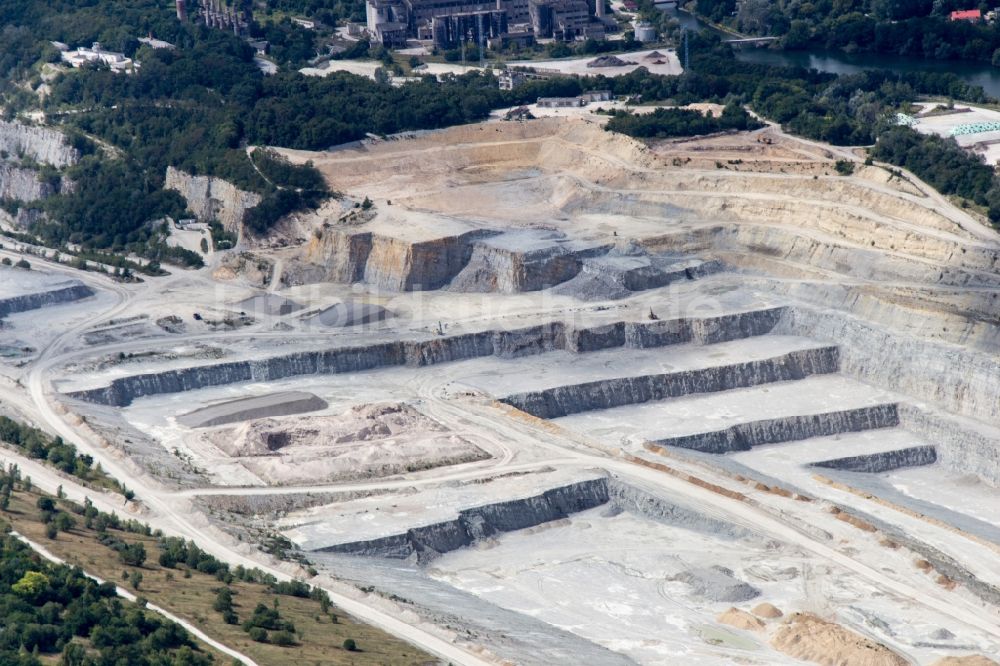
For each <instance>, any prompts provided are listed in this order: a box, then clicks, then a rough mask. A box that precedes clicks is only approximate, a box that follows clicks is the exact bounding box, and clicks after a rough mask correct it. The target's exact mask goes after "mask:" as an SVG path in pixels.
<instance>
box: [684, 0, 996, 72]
mask: <svg viewBox="0 0 1000 666" xmlns="http://www.w3.org/2000/svg"><path fill="white" fill-rule="evenodd" d="M992 8H993V6H992V5H989V4H987V3H981V4H980V3H976V2H968V1H967V0H819V1H817V2H805V1H803V0H743V1H742V2H736V0H696V2H695V9H696V11H697V12H698V13H699V14H702V15H703V16H706V17H708V18H709V19H711V20H713V21H715V22H717V23H724V24H726V25H728V26H731V27H733V28H735V29H737V30H739V31H741V32H744V33H747V34H753V35H775V36H780V37H782V42H781V44H782V46H783V47H784V48H788V49H798V48H807V47H814V48H815V47H819V48H829V49H844V50H847V51H862V52H865V51H867V52H873V53H889V54H896V55H903V56H915V57H921V58H934V59H938V60H951V59H964V60H984V61H987V62H990V61H993V62H1000V26H996V25H989V24H986V23H982V22H969V21H951V20H949V18H948V15H949V14H950V13H951V12H952V11H954V10H959V9H982V11H983V12H984V13H985V12H986V11H987V9H992Z"/></svg>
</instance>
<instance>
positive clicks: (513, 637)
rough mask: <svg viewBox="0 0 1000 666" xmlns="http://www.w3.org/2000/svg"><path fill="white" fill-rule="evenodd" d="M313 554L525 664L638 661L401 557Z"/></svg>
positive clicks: (319, 562)
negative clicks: (497, 602) (490, 599)
mask: <svg viewBox="0 0 1000 666" xmlns="http://www.w3.org/2000/svg"><path fill="white" fill-rule="evenodd" d="M309 560H310V561H311V562H313V563H314V564H315V565H316V566H317V567H318V568H321V569H324V570H326V571H328V572H330V573H331V574H332V575H335V576H336V577H338V578H340V579H343V580H345V581H348V582H351V583H355V584H357V585H358V586H359V587H371V588H374V589H375V590H376V591H378V592H380V593H382V594H384V595H385V596H387V597H391V598H392V599H394V600H396V601H397V602H400V603H404V604H405V605H406V607H407V608H408V609H409V610H412V611H414V612H415V613H417V614H418V615H420V616H421V617H423V618H426V619H427V620H429V621H431V622H434V623H435V624H438V625H440V626H444V627H446V628H449V629H452V630H454V631H458V632H460V633H461V634H463V635H465V636H467V637H468V638H469V639H470V640H473V641H475V642H476V643H479V644H482V645H485V646H486V647H487V648H489V649H490V650H491V651H493V652H494V653H496V654H498V655H500V656H501V657H503V658H506V659H509V660H510V661H511V662H513V663H516V664H519V665H521V666H551V665H552V664H590V665H593V666H597V665H600V666H631V665H633V664H635V663H636V662H635V661H633V660H632V659H629V658H628V657H626V656H624V655H622V654H618V653H616V652H612V651H611V650H608V649H606V648H603V647H601V646H599V645H596V644H595V643H592V642H590V641H588V640H586V639H584V638H581V637H580V636H576V635H575V634H571V633H569V632H568V631H563V630H562V629H559V628H557V627H554V626H552V625H550V624H546V623H544V622H542V621H540V620H535V619H533V618H531V617H529V616H528V615H524V614H522V613H518V612H515V611H512V610H508V609H505V608H501V607H499V606H496V605H494V604H492V603H489V602H488V601H485V600H483V599H481V598H479V597H477V596H475V595H473V594H469V593H468V592H463V591H461V590H458V589H456V588H454V587H452V586H451V585H448V584H447V583H444V582H441V581H437V580H434V579H432V578H430V577H429V576H428V575H427V574H426V573H424V572H423V571H422V570H421V569H420V568H418V567H416V566H414V565H411V564H407V563H405V562H400V561H399V560H381V559H377V558H368V557H354V556H351V555H336V554H329V553H310V554H309Z"/></svg>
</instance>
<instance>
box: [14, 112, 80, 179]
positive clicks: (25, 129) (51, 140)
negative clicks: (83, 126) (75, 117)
mask: <svg viewBox="0 0 1000 666" xmlns="http://www.w3.org/2000/svg"><path fill="white" fill-rule="evenodd" d="M2 153H7V155H8V156H9V157H12V158H21V157H27V158H30V159H32V160H34V161H35V162H40V163H41V164H48V165H50V166H54V167H56V168H58V169H61V168H64V167H68V166H73V165H74V164H76V163H77V161H78V160H79V159H80V153H79V152H78V151H77V150H76V149H75V148H73V147H72V146H71V145H69V142H68V141H67V140H66V135H65V134H63V133H62V132H59V131H56V130H52V129H46V128H44V127H32V126H30V125H22V124H21V123H11V122H6V121H3V120H0V154H2Z"/></svg>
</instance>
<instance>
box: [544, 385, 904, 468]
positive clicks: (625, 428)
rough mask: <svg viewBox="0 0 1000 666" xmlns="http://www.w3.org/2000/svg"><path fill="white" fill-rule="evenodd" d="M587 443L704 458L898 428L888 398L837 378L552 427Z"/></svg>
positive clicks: (622, 410) (588, 415)
mask: <svg viewBox="0 0 1000 666" xmlns="http://www.w3.org/2000/svg"><path fill="white" fill-rule="evenodd" d="M559 423H560V425H562V426H564V427H567V428H570V429H572V430H577V431H580V432H584V433H586V434H588V435H590V436H612V437H615V438H617V439H621V438H622V437H628V438H633V439H642V440H647V441H654V442H657V443H659V444H661V445H664V446H678V447H682V448H689V449H694V450H698V451H705V452H709V453H725V452H728V451H739V450H746V449H749V448H751V447H753V446H759V445H762V444H773V443H776V442H786V441H794V440H798V439H805V438H807V437H820V436H825V435H834V434H838V433H844V432H852V431H858V430H868V429H873V428H888V427H893V426H897V425H898V424H899V415H898V413H897V409H896V403H895V402H894V399H893V396H891V395H890V394H889V393H887V392H885V391H882V390H880V389H877V388H874V387H871V386H869V385H867V384H862V383H860V382H857V381H855V380H852V379H850V378H848V377H844V376H843V375H839V374H817V375H813V376H810V377H806V378H804V379H800V380H794V381H786V382H777V383H771V384H762V385H758V386H751V387H748V388H736V389H733V390H729V391H720V392H716V393H706V394H698V395H690V396H683V397H679V398H673V399H668V400H662V401H654V402H646V403H643V404H639V405H628V406H624V407H618V408H614V409H607V410H593V411H587V412H581V413H578V414H574V415H572V416H567V417H565V418H562V419H559Z"/></svg>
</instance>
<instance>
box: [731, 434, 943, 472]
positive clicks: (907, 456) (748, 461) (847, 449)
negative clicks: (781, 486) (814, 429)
mask: <svg viewBox="0 0 1000 666" xmlns="http://www.w3.org/2000/svg"><path fill="white" fill-rule="evenodd" d="M730 455H731V456H732V458H733V460H735V461H737V462H740V463H742V464H743V465H746V466H747V467H751V468H754V469H758V470H760V471H762V472H766V473H767V474H769V475H771V476H775V477H778V478H789V479H792V478H794V477H795V476H800V475H804V476H808V475H812V474H817V473H818V474H825V473H827V472H828V471H829V470H837V469H841V470H846V471H867V472H885V471H891V470H894V469H899V468H902V467H910V466H919V465H927V464H931V463H933V462H935V461H936V460H937V454H936V450H935V449H934V447H932V446H930V445H929V444H928V443H927V442H926V441H923V440H922V439H921V438H920V437H918V436H917V435H914V434H913V433H911V432H909V431H907V430H904V429H903V428H884V429H881V430H867V431H862V432H852V433H844V434H840V435H832V436H829V437H813V438H810V439H802V440H797V441H794V442H785V443H781V444H773V445H768V446H759V447H755V448H753V449H751V450H749V451H740V452H736V453H733V454H730Z"/></svg>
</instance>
